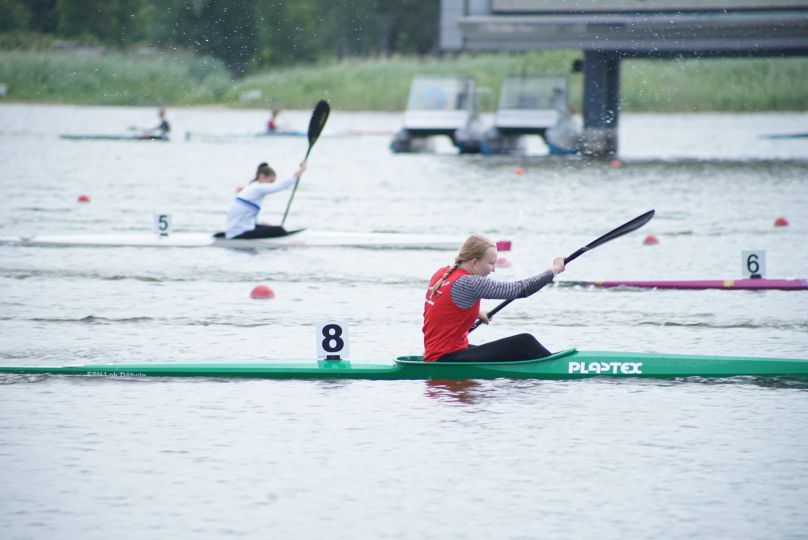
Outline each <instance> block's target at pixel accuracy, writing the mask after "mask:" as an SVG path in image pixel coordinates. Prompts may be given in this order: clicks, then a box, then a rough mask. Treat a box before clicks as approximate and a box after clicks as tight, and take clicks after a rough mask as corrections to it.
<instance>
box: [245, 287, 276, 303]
mask: <svg viewBox="0 0 808 540" xmlns="http://www.w3.org/2000/svg"><path fill="white" fill-rule="evenodd" d="M250 296H251V297H252V298H255V299H257V300H266V299H268V298H275V291H273V290H272V289H271V288H270V287H269V286H268V285H256V286H255V287H253V290H252V292H250Z"/></svg>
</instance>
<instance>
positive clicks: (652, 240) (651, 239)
mask: <svg viewBox="0 0 808 540" xmlns="http://www.w3.org/2000/svg"><path fill="white" fill-rule="evenodd" d="M642 243H643V244H645V245H646V246H655V245H657V244H658V243H659V240H657V237H656V236H654V235H653V234H649V235H648V236H646V237H645V240H643V241H642Z"/></svg>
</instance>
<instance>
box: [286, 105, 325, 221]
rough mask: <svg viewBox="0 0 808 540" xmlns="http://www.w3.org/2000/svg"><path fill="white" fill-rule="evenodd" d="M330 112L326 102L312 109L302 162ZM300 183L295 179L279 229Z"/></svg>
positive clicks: (307, 157)
mask: <svg viewBox="0 0 808 540" xmlns="http://www.w3.org/2000/svg"><path fill="white" fill-rule="evenodd" d="M330 112H331V107H329V105H328V102H327V101H323V100H320V102H318V103H317V106H316V107H314V112H312V113H311V120H310V121H309V149H308V150H306V157H305V158H303V161H305V160H307V159H309V153H310V152H311V148H312V146H314V143H315V142H317V138H318V137H319V136H320V133H322V131H323V128H324V127H325V122H326V120H328V113H330ZM299 183H300V178H298V179H297V181H296V182H295V187H294V188H292V195H291V196H290V197H289V203H288V204H287V205H286V211H285V212H284V213H283V219H282V220H281V227H283V224H284V223H286V216H287V215H289V208H291V206H292V201H293V200H294V198H295V193H296V192H297V185H298V184H299Z"/></svg>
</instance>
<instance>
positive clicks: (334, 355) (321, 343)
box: [315, 321, 350, 361]
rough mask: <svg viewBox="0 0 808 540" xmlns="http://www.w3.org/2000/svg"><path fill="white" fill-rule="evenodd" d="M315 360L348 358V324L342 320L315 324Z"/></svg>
mask: <svg viewBox="0 0 808 540" xmlns="http://www.w3.org/2000/svg"><path fill="white" fill-rule="evenodd" d="M315 339H316V340H317V360H345V361H347V360H348V359H349V358H350V355H349V349H348V325H347V324H345V323H344V322H342V321H337V322H326V323H321V324H318V325H317V333H316V335H315Z"/></svg>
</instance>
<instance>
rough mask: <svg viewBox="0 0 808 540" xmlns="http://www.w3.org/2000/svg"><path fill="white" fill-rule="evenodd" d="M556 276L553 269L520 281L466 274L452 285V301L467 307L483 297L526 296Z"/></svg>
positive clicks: (508, 298)
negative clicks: (495, 279)
mask: <svg viewBox="0 0 808 540" xmlns="http://www.w3.org/2000/svg"><path fill="white" fill-rule="evenodd" d="M554 277H555V273H554V272H553V270H552V269H551V270H545V271H544V272H542V273H541V274H537V275H535V276H531V277H529V278H525V279H520V280H518V281H494V280H493V279H490V278H488V277H483V276H475V275H465V276H462V277H461V278H459V279H458V280H457V281H456V282H455V283H454V284H453V285H452V292H451V295H452V301H453V302H454V303H455V304H456V305H457V306H458V307H460V308H464V309H466V308H470V307H471V306H473V305H474V303H475V302H477V300H479V299H481V298H497V299H500V300H512V299H514V298H524V297H525V296H529V295H531V294H533V293H534V292H536V291H538V290H539V289H541V288H542V287H544V286H545V285H547V284H548V283H552V281H553V278H554Z"/></svg>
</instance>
